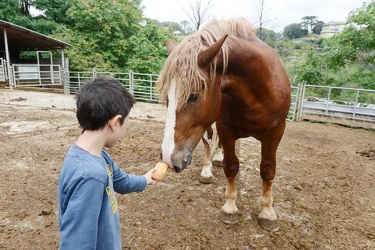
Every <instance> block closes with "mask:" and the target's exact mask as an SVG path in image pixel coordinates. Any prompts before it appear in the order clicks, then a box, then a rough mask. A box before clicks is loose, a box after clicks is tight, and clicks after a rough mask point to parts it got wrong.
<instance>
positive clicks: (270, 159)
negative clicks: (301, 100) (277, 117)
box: [258, 122, 286, 231]
mask: <svg viewBox="0 0 375 250" xmlns="http://www.w3.org/2000/svg"><path fill="white" fill-rule="evenodd" d="M285 123H286V122H283V123H282V124H280V125H279V126H278V127H276V128H274V129H273V130H272V131H271V132H270V133H269V136H268V137H267V138H266V139H264V140H262V141H261V144H262V149H261V151H262V160H261V163H260V175H261V177H262V193H261V196H260V198H259V204H260V206H261V209H262V211H261V213H260V214H259V216H258V219H259V224H260V226H261V227H262V228H263V229H265V230H267V231H278V230H279V229H280V226H279V223H278V222H277V215H276V212H275V210H274V209H273V196H272V181H273V179H274V178H275V174H276V151H277V148H278V146H279V143H280V141H281V138H282V136H283V133H284V129H285Z"/></svg>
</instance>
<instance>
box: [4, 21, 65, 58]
mask: <svg viewBox="0 0 375 250" xmlns="http://www.w3.org/2000/svg"><path fill="white" fill-rule="evenodd" d="M5 29H6V33H7V37H8V47H9V50H17V51H26V50H33V51H35V50H56V49H64V48H66V47H67V46H70V44H67V43H64V42H62V41H59V40H57V39H54V38H52V37H49V36H46V35H43V34H41V33H38V32H35V31H32V30H29V29H26V28H23V27H21V26H18V25H15V24H12V23H8V22H6V21H3V20H0V50H5V41H4V30H5Z"/></svg>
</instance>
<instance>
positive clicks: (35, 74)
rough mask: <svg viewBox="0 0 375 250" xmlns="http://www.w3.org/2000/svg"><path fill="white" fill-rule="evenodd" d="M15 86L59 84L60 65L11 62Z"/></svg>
mask: <svg viewBox="0 0 375 250" xmlns="http://www.w3.org/2000/svg"><path fill="white" fill-rule="evenodd" d="M12 71H13V82H14V83H15V86H45V85H61V84H62V80H61V69H60V65H50V64H13V65H12Z"/></svg>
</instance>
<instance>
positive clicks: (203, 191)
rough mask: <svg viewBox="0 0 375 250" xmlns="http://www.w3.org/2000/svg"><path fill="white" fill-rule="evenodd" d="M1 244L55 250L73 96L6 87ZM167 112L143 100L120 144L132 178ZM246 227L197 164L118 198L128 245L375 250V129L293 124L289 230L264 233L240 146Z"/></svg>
mask: <svg viewBox="0 0 375 250" xmlns="http://www.w3.org/2000/svg"><path fill="white" fill-rule="evenodd" d="M0 108H1V112H0V141H1V144H0V145H1V147H0V157H1V163H0V176H1V181H0V249H57V248H58V245H59V230H58V220H57V182H58V176H59V172H60V168H61V164H62V161H63V158H64V154H65V152H66V151H67V150H68V148H69V146H70V145H71V143H72V142H74V140H75V138H76V137H77V135H78V134H79V132H80V131H79V129H78V125H77V122H76V119H75V113H74V99H73V96H68V95H62V94H51V93H40V92H26V91H17V90H5V89H1V90H0ZM164 115H165V110H164V107H163V106H161V105H157V104H145V103H138V104H136V107H135V108H134V109H133V110H132V113H131V119H130V123H129V127H128V131H127V134H126V136H125V137H124V138H123V139H122V140H121V142H120V143H119V144H118V145H116V146H115V147H114V148H112V149H110V150H109V152H110V153H111V155H112V157H113V159H114V160H115V161H116V162H117V163H118V164H119V165H120V166H121V167H122V168H123V169H124V170H125V171H127V172H129V173H135V174H143V173H145V172H146V171H147V170H148V169H150V168H151V167H153V166H154V164H155V163H156V162H157V161H158V160H159V152H160V151H159V149H160V144H161V141H162V136H163V128H164V122H163V121H164ZM239 145H240V149H239V151H240V153H241V169H240V173H239V175H238V181H237V188H238V194H239V195H238V201H237V206H238V208H239V209H240V211H241V220H240V222H239V223H238V224H236V225H226V224H224V223H222V222H221V221H220V220H219V219H218V216H219V214H220V208H221V206H222V205H223V204H224V200H225V198H224V191H225V177H224V174H223V171H222V169H221V168H219V167H216V168H214V170H213V171H214V175H215V182H214V183H213V184H208V185H203V184H201V183H199V181H198V179H199V174H200V171H201V167H200V166H201V160H202V143H200V144H199V145H198V148H197V150H196V151H195V155H194V160H193V164H192V165H193V166H192V167H190V168H188V169H187V170H185V171H183V172H182V173H179V174H177V173H172V172H169V173H168V175H167V177H166V178H165V180H164V181H163V182H159V183H158V184H157V185H156V186H151V187H148V188H147V190H146V191H145V192H142V193H134V194H130V195H126V196H117V198H118V202H119V207H120V218H121V223H122V239H123V245H124V249H168V250H169V249H262V250H266V249H375V187H374V186H375V185H374V179H375V132H374V131H368V130H364V129H353V128H347V127H342V126H338V125H333V124H320V123H309V122H298V123H297V122H288V124H287V129H286V132H285V136H284V138H283V140H282V142H281V145H280V147H279V151H278V168H277V177H276V179H275V182H274V183H275V184H274V205H275V210H276V212H277V214H278V216H279V221H280V225H281V230H280V231H278V232H275V233H269V232H266V231H264V230H262V229H261V228H260V226H259V225H258V223H257V214H258V213H259V212H260V210H259V207H258V205H257V199H258V196H259V194H260V185H261V180H260V176H259V167H258V166H259V160H260V157H259V143H258V142H257V141H256V140H253V139H242V140H241V143H240V144H239Z"/></svg>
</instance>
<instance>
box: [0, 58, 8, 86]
mask: <svg viewBox="0 0 375 250" xmlns="http://www.w3.org/2000/svg"><path fill="white" fill-rule="evenodd" d="M6 79H7V68H6V61H5V60H4V59H3V58H0V82H5V81H6Z"/></svg>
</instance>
